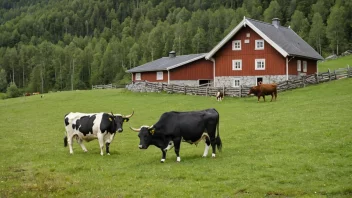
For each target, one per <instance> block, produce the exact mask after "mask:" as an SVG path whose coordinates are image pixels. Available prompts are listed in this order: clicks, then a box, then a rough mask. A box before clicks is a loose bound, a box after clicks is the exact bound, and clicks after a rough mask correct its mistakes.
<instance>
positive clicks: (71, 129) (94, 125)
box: [64, 111, 134, 155]
mask: <svg viewBox="0 0 352 198" xmlns="http://www.w3.org/2000/svg"><path fill="white" fill-rule="evenodd" d="M133 113H134V111H133V112H132V114H131V115H127V116H123V115H120V114H115V115H113V114H112V113H111V114H109V113H72V112H71V113H69V114H66V115H65V129H66V136H65V138H64V146H65V147H66V146H67V143H68V145H69V147H70V153H71V154H73V149H72V140H73V137H76V139H77V142H78V144H79V145H80V146H81V147H82V149H83V151H84V152H87V148H86V147H85V146H84V145H83V140H85V141H87V142H89V141H91V140H94V139H98V141H99V145H100V154H101V155H104V153H103V148H104V142H105V144H106V153H107V155H110V151H109V146H110V143H111V142H112V140H113V139H114V136H115V134H116V131H117V132H119V133H121V132H122V131H123V129H122V124H123V122H128V120H129V118H130V117H131V116H132V115H133Z"/></svg>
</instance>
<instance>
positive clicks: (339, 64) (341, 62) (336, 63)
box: [318, 55, 352, 73]
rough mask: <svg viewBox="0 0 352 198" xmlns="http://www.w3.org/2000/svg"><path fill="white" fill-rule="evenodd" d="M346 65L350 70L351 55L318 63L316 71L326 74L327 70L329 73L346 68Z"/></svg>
mask: <svg viewBox="0 0 352 198" xmlns="http://www.w3.org/2000/svg"><path fill="white" fill-rule="evenodd" d="M347 65H349V66H350V68H351V69H352V55H348V56H344V57H341V58H338V59H335V60H326V61H324V62H319V63H318V71H319V73H321V72H327V71H328V70H329V69H330V71H331V72H332V71H334V70H336V69H339V68H346V67H347Z"/></svg>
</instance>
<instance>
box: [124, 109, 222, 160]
mask: <svg viewBox="0 0 352 198" xmlns="http://www.w3.org/2000/svg"><path fill="white" fill-rule="evenodd" d="M130 128H131V129H132V130H133V131H136V132H139V134H138V136H139V138H140V143H139V148H140V149H147V148H148V147H149V145H154V146H156V147H158V148H160V149H161V152H162V159H161V162H164V161H165V157H166V152H167V151H168V150H169V149H171V148H172V147H173V146H175V153H176V155H177V162H180V161H181V158H180V155H179V152H180V145H181V141H185V142H188V143H190V144H198V143H199V141H201V140H202V139H205V143H206V145H205V150H204V154H203V157H206V156H207V155H208V150H209V147H210V144H211V146H212V150H213V153H212V157H215V153H216V147H217V148H218V149H219V150H220V151H221V148H222V143H221V139H220V135H219V113H218V112H217V111H216V110H215V109H206V110H202V111H190V112H175V111H171V112H166V113H163V114H162V115H161V117H160V119H159V121H158V122H157V123H156V124H154V125H152V126H150V127H149V126H142V127H140V128H139V129H134V128H132V127H130ZM216 129H217V131H218V133H217V136H216V137H215V135H216Z"/></svg>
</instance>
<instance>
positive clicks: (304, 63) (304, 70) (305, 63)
mask: <svg viewBox="0 0 352 198" xmlns="http://www.w3.org/2000/svg"><path fill="white" fill-rule="evenodd" d="M303 72H307V61H303Z"/></svg>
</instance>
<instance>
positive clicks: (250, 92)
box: [248, 86, 258, 95]
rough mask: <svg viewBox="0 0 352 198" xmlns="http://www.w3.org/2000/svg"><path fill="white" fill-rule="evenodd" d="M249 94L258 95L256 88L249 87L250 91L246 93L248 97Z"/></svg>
mask: <svg viewBox="0 0 352 198" xmlns="http://www.w3.org/2000/svg"><path fill="white" fill-rule="evenodd" d="M251 94H254V95H257V94H258V86H253V87H251V89H250V90H249V92H248V95H251Z"/></svg>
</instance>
